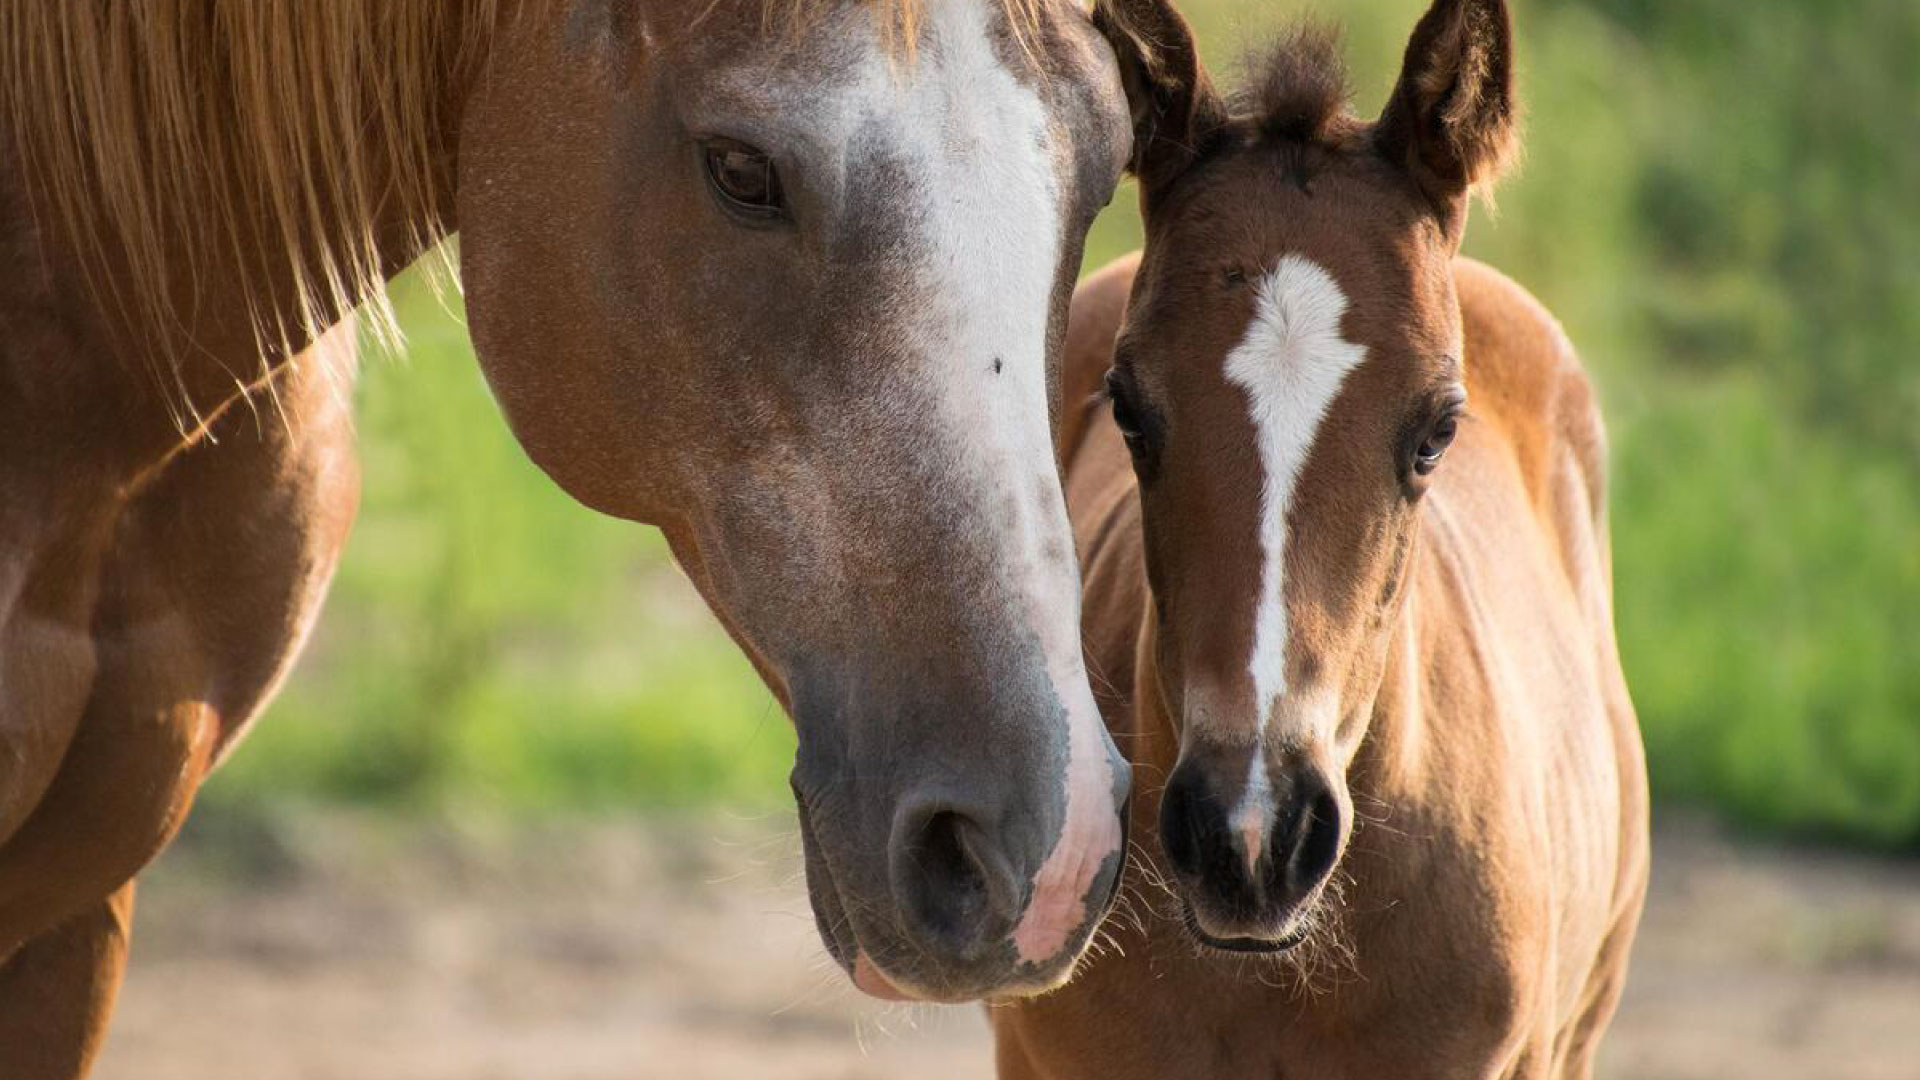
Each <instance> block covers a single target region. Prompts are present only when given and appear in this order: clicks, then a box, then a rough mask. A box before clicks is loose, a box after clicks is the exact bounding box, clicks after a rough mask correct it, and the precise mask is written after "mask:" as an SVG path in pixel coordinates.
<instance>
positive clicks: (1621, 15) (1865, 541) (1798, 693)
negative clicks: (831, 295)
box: [207, 0, 1920, 846]
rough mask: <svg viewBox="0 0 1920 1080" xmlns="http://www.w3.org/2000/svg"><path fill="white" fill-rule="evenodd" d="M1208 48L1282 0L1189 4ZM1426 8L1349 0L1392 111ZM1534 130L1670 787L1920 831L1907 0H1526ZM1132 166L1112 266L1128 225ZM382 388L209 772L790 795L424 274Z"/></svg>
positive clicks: (736, 676) (220, 788)
mask: <svg viewBox="0 0 1920 1080" xmlns="http://www.w3.org/2000/svg"><path fill="white" fill-rule="evenodd" d="M1187 8H1188V11H1189V13H1190V15H1191V16H1192V17H1193V18H1194V20H1195V22H1196V24H1197V25H1198V26H1199V27H1200V29H1201V31H1202V37H1203V41H1204V43H1205V45H1206V47H1207V49H1208V55H1209V56H1210V58H1211V62H1212V64H1213V66H1214V68H1215V70H1216V73H1217V74H1218V75H1219V76H1221V77H1222V78H1223V79H1225V80H1226V81H1231V80H1232V78H1233V76H1234V75H1235V73H1236V72H1237V71H1238V67H1239V64H1238V57H1239V55H1240V53H1241V51H1242V50H1243V49H1244V48H1245V47H1246V46H1248V45H1251V44H1254V43H1257V42H1258V41H1259V40H1260V39H1261V37H1262V31H1263V27H1265V26H1267V25H1269V24H1271V23H1274V22H1278V21H1280V20H1282V19H1285V18H1289V17H1291V16H1292V15H1293V14H1294V13H1295V6H1294V5H1292V4H1264V3H1262V4H1256V3H1253V2H1251V0H1190V2H1189V4H1188V5H1187ZM1423 8H1424V3H1423V2H1422V0H1344V2H1329V3H1323V4H1322V5H1320V7H1319V11H1320V12H1321V13H1322V14H1325V15H1332V16H1336V17H1338V18H1339V19H1340V20H1341V21H1342V22H1343V23H1344V24H1345V25H1346V27H1347V38H1348V50H1349V55H1350V57H1351V58H1352V61H1353V71H1354V76H1355V86H1356V88H1357V103H1358V105H1359V107H1360V108H1361V109H1362V110H1366V111H1371V110H1373V109H1376V108H1378V106H1379V104H1380V102H1381V101H1382V99H1383V98H1384V97H1385V92H1386V89H1387V87H1388V85H1389V83H1390V81H1391V79H1392V76H1393V74H1394V72H1395V70H1396V68H1397V63H1398V58H1399V52H1400V49H1401V48H1402V47H1403V45H1404V42H1405V38H1406V34H1407V32H1408V31H1409V30H1410V29H1411V27H1412V25H1413V22H1414V21H1415V19H1416V18H1417V17H1418V15H1419V13H1420V11H1421V10H1422V9H1423ZM1516 19H1517V22H1518V25H1519V28H1520V31H1521V45H1520V59H1521V72H1522V75H1521V78H1522V91H1523V95H1524V97H1525V99H1526V101H1527V104H1528V107H1529V108H1528V112H1529V120H1528V131H1527V140H1526V145H1527V158H1526V162H1525V165H1524V168H1523V169H1522V170H1521V172H1520V173H1519V174H1518V175H1517V176H1516V177H1515V178H1513V179H1512V180H1511V181H1510V182H1509V183H1508V184H1506V185H1505V186H1504V187H1503V189H1502V190H1501V192H1500V198H1499V212H1498V214H1497V215H1496V216H1489V215H1488V214H1486V213H1484V212H1480V213H1478V216H1477V217H1476V220H1475V222H1474V225H1473V227H1472V229H1471V232H1470V238H1469V242H1468V250H1469V251H1470V252H1471V253H1473V254H1476V255H1478V256H1480V257H1482V258H1484V259H1487V260H1489V261H1491V262H1493V263H1494V264H1496V265H1498V266H1500V267H1502V268H1503V269H1505V270H1507V271H1508V272H1509V273H1511V274H1512V275H1514V276H1515V277H1517V278H1518V279H1519V280H1521V281H1522V282H1523V283H1525V284H1526V285H1528V286H1529V287H1530V288H1532V289H1533V290H1534V291H1535V292H1536V293H1537V294H1538V295H1540V297H1541V298H1542V299H1543V300H1545V301H1546V302H1547V304H1548V305H1549V306H1550V307H1551V308H1553V309H1554V311H1555V312H1556V313H1558V314H1559V315H1560V317H1561V318H1562V319H1563V321H1564V322H1565V323H1566V326H1567V329H1568V331H1569V332H1570V334H1571V335H1572V337H1573V339H1574V341H1575V343H1576V344H1577V345H1578V346H1579V347H1580V348H1581V350H1582V352H1583V354H1584V355H1585V357H1586V359H1587V362H1588V364H1589V365H1590V366H1591V367H1592V368H1593V370H1594V371H1595V372H1596V374H1597V377H1598V378H1599V381H1600V383H1601V387H1602V391H1603V398H1604V401H1605V403H1606V407H1607V411H1608V415H1609V421H1610V425H1611V431H1612V437H1613V450H1614V503H1613V533H1614V543H1615V555H1616V587H1617V594H1618V596H1617V603H1618V612H1617V614H1618V622H1619V630H1620V636H1621V643H1622V648H1623V651H1624V655H1625V659H1626V664H1627V668H1628V674H1629V678H1630V680H1631V683H1632V686H1633V690H1634V694H1635V698H1636V700H1637V702H1638V704H1639V708H1640V714H1641V718H1642V721H1643V723H1644V726H1645V731H1646V736H1647V743H1648V748H1649V751H1650V754H1651V760H1652V767H1653V774H1654V779H1655V782H1656V785H1657V787H1658V789H1659V792H1660V794H1661V796H1662V797H1663V798H1664V799H1665V800H1667V802H1668V803H1669V804H1670V803H1672V802H1676V801H1683V800H1684V801H1691V802H1697V803H1704V804H1708V805H1711V806H1713V807H1717V808H1718V809H1719V810H1721V811H1722V812H1724V813H1725V814H1726V815H1727V816H1729V817H1731V818H1733V819H1736V820H1739V821H1742V822H1746V823H1749V824H1751V825H1753V826H1755V827H1758V828H1764V829H1772V830H1786V831H1792V832H1797V833H1804V834H1816V835H1822V836H1830V837H1840V838H1846V839H1849V840H1852V841H1858V842H1866V843H1872V844H1881V845H1891V846H1915V845H1920V423H1917V422H1916V420H1915V417H1916V415H1917V414H1920V212H1917V211H1920V5H1916V4H1914V3H1912V2H1911V0H1852V2H1849V3H1833V4H1824V3H1823V4H1813V3H1803V2H1797V0H1688V2H1687V3H1673V2H1670V0H1530V2H1521V3H1519V4H1517V6H1516ZM1138 236H1139V232H1138V226H1137V223H1136V220H1135V218H1134V206H1133V202H1132V196H1131V193H1130V192H1123V193H1122V195H1121V197H1120V198H1119V199H1116V200H1115V204H1114V206H1113V207H1112V208H1110V209H1109V210H1108V212H1107V213H1106V215H1105V216H1104V217H1102V218H1101V220H1100V223H1099V225H1098V226H1097V228H1096V229H1095V232H1094V234H1093V236H1092V239H1091V242H1090V244H1089V248H1088V257H1087V260H1088V266H1089V267H1092V266H1097V265H1099V264H1100V263H1102V262H1104V261H1106V260H1107V259H1109V258H1111V257H1113V256H1115V255H1118V254H1120V253H1121V252H1123V251H1125V250H1128V249H1130V248H1132V247H1134V246H1135V245H1137V243H1138ZM399 295H400V302H401V304H402V308H403V311H404V313H405V322H406V325H407V328H408V330H409V334H410V344H411V347H410V349H409V352H408V355H406V356H405V357H400V358H390V359H385V360H379V359H373V360H372V361H371V362H370V363H369V364H368V365H367V368H366V372H365V375H364V377H363V379H362V381H361V386H360V390H359V396H360V435H361V443H362V452H363V456H364V460H365V462H366V472H367V492H366V499H365V503H364V507H363V510H362V514H361V519H360V524H359V526H358V530H357V533H356V535H355V537H354V540H353V543H352V545H351V547H350V550H349V552H348V555H347V559H346V563H345V565H344V567H343V569H342V571H341V574H340V577H339V579H338V583H337V584H336V586H335V590H334V595H333V599H332V602H331V605H330V607H329V609H328V612H327V615H326V617H325V619H324V621H323V623H322V625H321V627H320V629H319V631H318V633H317V635H316V639H315V641H314V643H313V647H312V648H311V650H310V652H309V654H308V656H307V658H306V660H305V661H304V662H303V664H302V666H301V668H300V670H299V671H298V673H297V674H296V675H295V677H294V678H293V680H292V681H291V683H290V685H289V686H288V688H287V690H286V692H285V694H284V696H283V697H282V698H281V700H280V702H279V704H278V705H277V706H275V707H274V709H273V710H272V711H271V712H270V713H269V715H268V716H267V718H266V721H265V722H264V723H263V724H262V725H261V727H260V729H259V730H258V731H257V732H256V733H255V734H254V735H253V736H252V737H251V738H250V740H249V743H248V745H247V746H246V747H244V748H243V750H242V752H241V753H239V754H238V755H237V756H236V758H235V759H234V760H233V761H232V762H230V763H229V764H228V766H227V767H226V768H225V769H224V770H223V772H222V774H221V775H220V776H219V777H218V778H217V779H216V780H215V782H214V783H213V784H212V785H211V786H210V789H209V791H208V793H207V798H208V799H209V800H210V801H212V802H213V803H214V804H216V806H224V807H226V808H228V809H258V808H260V807H263V806H277V805H283V804H285V803H287V802H289V801H299V800H347V801H354V802H367V803H375V804H380V805H389V806H410V807H435V808H441V809H446V808H456V807H465V806H471V805H475V804H490V805H495V806H502V807H505V808H507V809H510V810H513V811H516V812H527V811H541V810H579V809H605V808H613V807H620V808H624V807H630V806H647V805H659V804H684V803H689V802H707V803H728V804H736V805H737V804H757V805H762V806H774V805H779V804H781V803H783V802H784V801H785V800H786V794H785V785H784V783H783V779H784V774H785V771H786V768H787V766H788V764H789V761H790V758H791V754H792V746H793V739H792V735H791V733H790V729H789V727H788V724H787V721H786V719H785V717H784V716H783V715H781V714H780V713H779V711H778V709H777V708H775V707H774V706H773V705H772V704H771V702H770V699H769V698H768V696H767V694H766V692H765V691H764V690H763V689H762V688H761V687H760V685H759V683H758V682H757V681H756V679H755V678H754V676H753V674H752V672H751V670H750V669H749V668H748V666H747V664H746V663H745V662H744V661H743V660H742V659H741V658H740V657H739V656H738V654H737V653H736V652H735V650H734V649H733V647H732V646H731V644H730V643H728V642H727V640H726V638H725V636H724V635H723V634H722V633H721V631H720V630H719V628H718V627H717V625H715V624H714V622H713V621H712V619H711V617H710V616H708V615H707V613H706V612H705V609H704V608H703V607H702V606H701V605H700V603H699V601H698V600H697V599H696V598H695V597H693V596H692V594H691V591H690V590H689V589H688V588H687V587H686V586H685V584H684V582H682V581H681V580H680V579H679V578H678V575H677V573H676V572H675V571H674V570H673V569H672V568H671V564H670V562H669V560H668V559H667V556H666V554H665V550H664V547H663V545H662V544H661V543H660V541H659V539H658V537H657V536H656V535H655V534H654V533H653V532H652V531H651V530H649V529H644V528H641V527H638V526H634V525H629V524H626V523H622V522H617V521H612V520H609V519H605V518H601V517H598V516H596V515H594V514H593V513H591V512H589V511H586V510H584V509H581V508H579V507H577V506H575V505H573V504H572V503H571V502H569V501H568V500H567V498H566V497H565V496H563V495H561V494H560V493H559V492H558V491H557V490H556V489H555V488H554V487H553V486H552V485H551V484H550V483H549V482H547V480H546V479H545V478H544V477H543V476H541V475H540V474H539V473H538V471H537V470H536V469H535V468H534V467H533V466H531V465H530V464H528V463H527V461H526V460H525V458H524V456H523V455H522V454H521V452H520V451H519V450H518V448H517V447H516V446H515V445H514V444H513V442H512V440H511V438H510V437H509V435H508V434H507V431H506V429H505V427H504V425H503V424H502V423H501V421H500V419H499V417H498V415H497V412H496V410H495V409H494V407H493V405H492V403H491V401H490V400H489V398H488V396H487V393H486V390H485V387H484V385H483V384H482V382H481V380H480V376H479V374H478V370H477V368H476V367H475V365H474V363H473V361H472V358H471V355H470V353H469V350H468V346H467V344H466V341H465V335H464V333H463V331H462V330H461V329H460V327H459V324H458V323H457V322H456V321H455V319H454V318H453V317H452V316H451V315H448V314H447V313H445V311H444V310H443V309H442V308H441V307H440V306H439V305H437V304H436V303H435V302H433V301H432V300H431V298H430V297H429V296H428V295H427V294H426V292H425V290H423V289H421V288H419V287H418V284H417V283H407V284H404V285H403V286H402V287H401V288H400V290H399Z"/></svg>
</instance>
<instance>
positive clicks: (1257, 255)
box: [1102, 0, 1513, 951]
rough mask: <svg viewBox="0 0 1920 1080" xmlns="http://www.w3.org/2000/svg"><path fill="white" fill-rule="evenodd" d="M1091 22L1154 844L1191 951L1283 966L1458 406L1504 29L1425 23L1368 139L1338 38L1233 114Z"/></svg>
mask: <svg viewBox="0 0 1920 1080" xmlns="http://www.w3.org/2000/svg"><path fill="white" fill-rule="evenodd" d="M1102 18H1103V19H1104V20H1105V29H1106V30H1107V32H1108V33H1109V35H1110V36H1111V37H1112V38H1113V39H1114V40H1115V42H1116V44H1117V46H1119V48H1120V51H1121V63H1122V74H1123V77H1125V78H1126V80H1127V82H1128V89H1129V92H1130V94H1131V96H1132V98H1133V101H1134V104H1135V110H1134V111H1135V116H1136V119H1137V121H1138V122H1139V124H1140V127H1139V131H1140V134H1139V137H1138V140H1137V143H1136V146H1135V158H1134V162H1133V167H1134V168H1135V170H1136V171H1137V172H1138V174H1139V175H1140V178H1141V182H1142V199H1143V205H1144V209H1145V214H1146V235H1147V242H1146V251H1145V255H1144V259H1143V262H1142V264H1141V267H1140V271H1139V274H1138V277H1137V278H1136V283H1135V286H1134V295H1133V299H1132V304H1131V307H1130V310H1129V312H1128V316H1127V323H1126V326H1125V327H1124V329H1123V331H1122V334H1121V336H1120V339H1119V342H1118V344H1117V347H1116V351H1115V358H1114V366H1113V370H1112V371H1111V372H1110V374H1109V376H1108V390H1109V392H1110V394H1111V396H1112V399H1113V407H1114V413H1115V416H1116V419H1117V420H1118V422H1119V424H1120V427H1121V428H1122V430H1123V432H1124V434H1125V436H1126V440H1127V444H1128V447H1129V448H1130V450H1131V452H1132V454H1133V457H1134V466H1135V470H1136V472H1137V474H1138V477H1139V481H1140V497H1141V501H1142V509H1143V522H1144V530H1145V545H1146V556H1147V568H1148V573H1149V576H1150V577H1151V579H1152V586H1153V594H1154V598H1155V602H1156V606H1157V619H1158V624H1157V633H1158V642H1159V644H1158V655H1157V657H1155V668H1154V670H1155V672H1156V674H1157V676H1158V679H1159V681H1160V683H1161V687H1162V696H1163V699H1164V701H1165V704H1166V705H1167V707H1168V709H1169V712H1170V714H1171V715H1172V716H1173V717H1174V718H1175V722H1176V723H1177V724H1178V725H1179V726H1180V757H1179V763H1178V765H1177V767H1176V768H1175V769H1174V770H1173V773H1172V775H1171V776H1170V778H1169V780H1168V783H1167V787H1166V791H1165V794H1164V799H1163V803H1162V812H1161V829H1162V837H1161V839H1162V844H1163V846H1164V849H1165V853H1166V856H1167V859H1168V862H1169V863H1170V864H1171V867H1172V869H1173V871H1174V872H1175V875H1176V877H1177V879H1178V882H1179V884H1180V886H1181V892H1182V894H1183V898H1184V899H1185V901H1186V903H1187V919H1188V924H1189V928H1190V929H1192V930H1193V931H1194V932H1195V933H1196V934H1197V935H1198V936H1199V937H1200V938H1201V939H1202V940H1203V941H1205V942H1206V943H1208V944H1211V945H1214V946H1216V947H1220V948H1227V949H1238V950H1246V951H1277V950H1279V949H1284V948H1286V947H1288V946H1290V945H1292V944H1294V943H1297V942H1298V941H1299V940H1301V939H1302V938H1303V937H1304V936H1305V935H1306V933H1307V932H1308V931H1309V929H1310V928H1311V927H1312V925H1313V922H1314V919H1313V916H1314V914H1315V910H1316V905H1317V904H1318V902H1319V901H1320V900H1321V898H1322V895H1323V893H1324V890H1325V886H1326V884H1327V882H1328V880H1329V879H1330V877H1331V876H1332V874H1333V872H1334V869H1335V867H1336V865H1337V864H1338V862H1339V860H1340V858H1341V856H1342V855H1343V853H1344V851H1345V847H1346V843H1347V839H1348V837H1349V835H1350V834H1351V830H1352V822H1353V809H1352V800H1351V797H1350V795H1349V792H1348V785H1347V778H1346V771H1347V768H1348V766H1349V763H1350V762H1351V761H1352V759H1353V756H1354V753H1355V750H1356V748H1357V746H1358V745H1359V743H1360V742H1361V740H1362V738H1363V737H1364V735H1365V734H1366V730H1367V727H1368V724H1369V721H1370V717H1371V714H1372V706H1373V702H1374V699H1375V697H1376V695H1377V693H1378V689H1379V686H1380V680H1381V673H1382V671H1383V666H1384V664H1385V662H1386V659H1387V654H1388V649H1389V645H1390V640H1391V629H1390V628H1391V625H1392V623H1393V621H1394V617H1395V615H1396V614H1397V613H1398V612H1399V610H1400V609H1401V607H1402V604H1403V598H1402V585H1403V583H1404V581H1405V578H1406V576H1407V572H1408V564H1409V553H1410V551H1411V550H1412V548H1413V546H1414V544H1415V542H1416V539H1417V532H1418V529H1417V523H1418V510H1419V503H1420V499H1421V496H1422V494H1423V493H1424V492H1425V491H1426V490H1427V488H1428V485H1429V484H1431V483H1433V482H1435V479H1436V470H1438V469H1440V468H1441V459H1442V456H1443V455H1444V453H1445V452H1446V449H1447V446H1448V444H1449V442H1451V441H1452V439H1453V435H1454V431H1455V428H1456V425H1458V424H1459V423H1460V422H1461V420H1460V418H1461V412H1462V409H1463V408H1464V406H1465V391H1464V388H1463V385H1462V372H1461V329H1460V313H1459V308H1458V303H1457V301H1456V299H1455V296H1454V291H1453V278H1452V270H1451V265H1452V261H1453V257H1454V255H1455V252H1456V251H1457V249H1458V246H1459V242H1460V236H1461V230H1462V227H1463V224H1464V220H1465V214H1466V202H1467V197H1468V193H1469V190H1470V189H1471V188H1472V187H1473V186H1474V185H1476V184H1478V183H1481V182H1484V181H1487V180H1489V179H1491V177H1492V176H1493V174H1494V173H1495V172H1496V171H1497V169H1498V167H1499V166H1500V164H1501V161H1502V159H1503V158H1504V156H1505V155H1506V153H1507V151H1508V149H1509V148H1510V146H1511V145H1512V141H1513V122H1512V99H1511V74H1510V66H1509V57H1510V41H1509V23H1508V16H1507V12H1506V8H1505V6H1504V4H1503V3H1501V2H1499V0H1437V2H1436V3H1435V4H1434V6H1433V8H1432V10H1430V11H1429V12H1428V13H1427V15H1426V17H1425V18H1424V19H1423V20H1422V21H1421V22H1420V24H1419V28H1418V29H1417V30H1416V31H1415V32H1414V35H1413V40H1412V43H1411V44H1410V46H1409V47H1408V50H1407V55H1406V61H1405V68H1404V70H1403V71H1402V73H1401V76H1400V80H1399V84H1398V86H1397V88H1396V89H1395V91H1394V94H1393V97H1392V100H1391V101H1390V103H1389V104H1388V105H1387V108H1386V112H1385V114H1384V115H1383V116H1381V117H1380V119H1379V120H1378V121H1377V122H1374V123H1366V122H1362V121H1360V120H1358V119H1355V118H1354V117H1352V116H1350V115H1348V114H1347V113H1346V111H1345V107H1344V106H1345V89H1344V86H1343V81H1342V73H1341V71H1340V68H1339V65H1338V63H1337V59H1336V55H1335V46H1334V44H1333V39H1332V38H1331V36H1330V35H1326V34H1317V33H1313V32H1301V33H1299V34H1297V35H1295V36H1294V37H1293V38H1292V39H1291V40H1289V41H1287V42H1286V43H1284V44H1283V45H1282V47H1280V48H1279V49H1278V50H1276V51H1275V52H1274V53H1273V54H1272V56H1271V57H1270V58H1269V59H1268V61H1267V62H1266V65H1265V67H1264V69H1263V70H1261V71H1260V72H1259V73H1258V75H1257V77H1256V79H1255V84H1254V85H1253V86H1252V87H1251V89H1250V90H1248V91H1247V92H1246V93H1244V94H1243V95H1241V96H1239V97H1236V98H1234V99H1232V100H1226V99H1222V98H1220V97H1217V96H1216V95H1215V94H1214V92H1213V90H1212V89H1211V87H1210V85H1209V83H1208V81H1207V78H1206V76H1205V74H1204V72H1203V71H1202V69H1201V68H1200V66H1199V64H1198V61H1197V59H1196V57H1195V54H1194V52H1193V45H1192V39H1191V37H1190V36H1189V35H1188V33H1187V30H1186V27H1185V26H1184V25H1183V24H1182V23H1181V22H1180V20H1179V17H1178V16H1177V15H1175V14H1174V13H1173V12H1172V10H1171V9H1170V8H1169V7H1167V6H1165V5H1164V4H1163V3H1161V2H1160V0H1116V5H1115V9H1114V10H1112V11H1109V12H1107V13H1105V14H1103V16H1102ZM1135 42H1153V43H1154V44H1155V50H1154V51H1153V52H1147V51H1146V50H1145V48H1144V46H1141V45H1136V44H1135Z"/></svg>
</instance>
